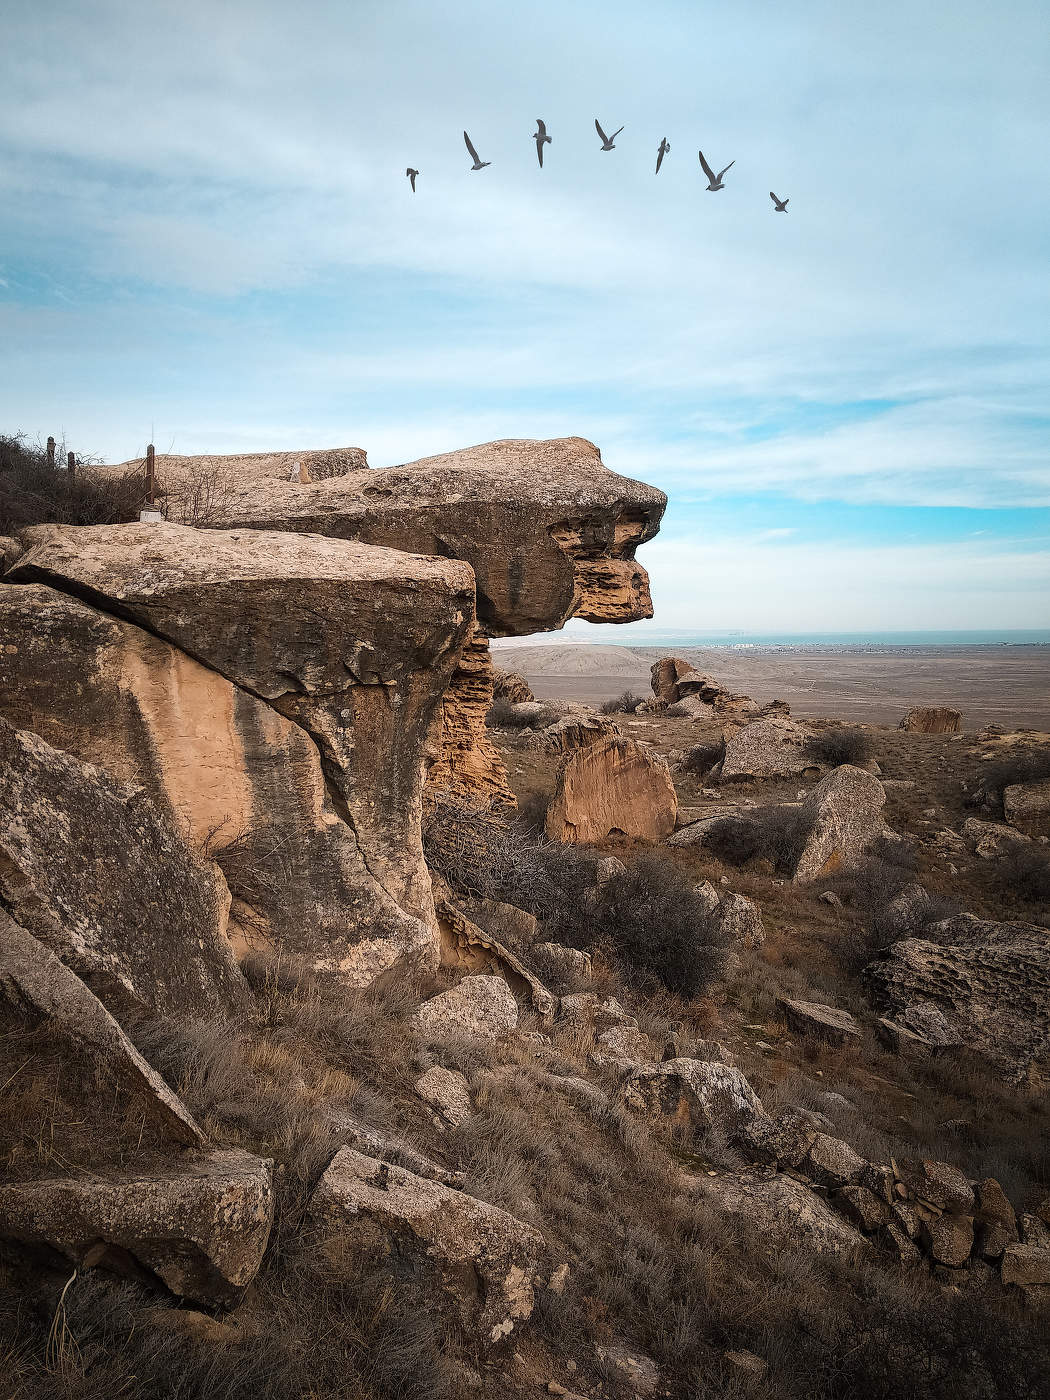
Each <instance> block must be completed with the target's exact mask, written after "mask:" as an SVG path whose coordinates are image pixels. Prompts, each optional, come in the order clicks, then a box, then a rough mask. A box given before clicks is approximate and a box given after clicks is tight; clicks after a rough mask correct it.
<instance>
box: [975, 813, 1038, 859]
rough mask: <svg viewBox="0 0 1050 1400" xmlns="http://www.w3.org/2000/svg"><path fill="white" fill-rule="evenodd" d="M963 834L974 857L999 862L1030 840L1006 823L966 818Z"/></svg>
mask: <svg viewBox="0 0 1050 1400" xmlns="http://www.w3.org/2000/svg"><path fill="white" fill-rule="evenodd" d="M962 834H963V838H964V839H965V840H966V841H967V842H968V843H969V845H970V849H971V850H972V851H973V853H974V855H976V856H979V857H980V858H981V860H999V859H1000V858H1001V857H1002V856H1005V855H1008V854H1009V853H1010V852H1011V851H1013V850H1016V848H1017V847H1018V846H1023V845H1026V844H1027V843H1028V841H1029V840H1030V838H1029V837H1028V836H1026V835H1025V834H1024V832H1021V831H1015V830H1014V828H1013V827H1012V826H1007V825H1006V824H1005V823H1004V822H983V821H980V820H979V819H978V818H977V817H967V818H966V820H965V821H964V822H963V825H962Z"/></svg>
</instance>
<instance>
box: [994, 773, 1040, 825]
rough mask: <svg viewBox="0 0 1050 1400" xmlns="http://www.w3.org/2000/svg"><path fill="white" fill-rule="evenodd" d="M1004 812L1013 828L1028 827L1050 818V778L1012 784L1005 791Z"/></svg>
mask: <svg viewBox="0 0 1050 1400" xmlns="http://www.w3.org/2000/svg"><path fill="white" fill-rule="evenodd" d="M1003 811H1004V813H1005V814H1006V820H1007V821H1008V822H1009V823H1010V824H1011V825H1012V826H1021V827H1024V826H1027V825H1028V824H1029V823H1036V822H1041V821H1045V820H1046V818H1047V817H1050V778H1042V779H1040V780H1039V781H1038V782H1031V783H1011V784H1010V786H1009V787H1006V788H1004V789H1003Z"/></svg>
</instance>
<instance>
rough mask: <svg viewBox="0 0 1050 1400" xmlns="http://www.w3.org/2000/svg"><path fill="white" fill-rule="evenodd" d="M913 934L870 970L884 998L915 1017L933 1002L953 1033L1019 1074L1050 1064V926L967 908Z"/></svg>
mask: <svg viewBox="0 0 1050 1400" xmlns="http://www.w3.org/2000/svg"><path fill="white" fill-rule="evenodd" d="M926 934H927V936H926V937H925V938H906V939H904V940H903V941H902V942H900V943H895V944H894V945H893V946H892V947H891V948H889V949H887V950H886V951H885V952H884V953H883V954H882V955H881V956H880V957H879V958H878V959H877V960H876V961H875V962H873V963H870V964H869V965H868V966H867V967H866V968H865V970H864V977H865V980H866V981H867V984H868V987H869V989H870V991H871V993H872V996H873V998H874V999H875V1001H876V1003H877V1004H878V1005H879V1006H880V1007H881V1008H885V1009H886V1010H887V1012H888V1014H889V1016H890V1017H891V1018H892V1019H893V1020H895V1021H898V1022H900V1021H904V1022H905V1024H906V1023H907V1015H908V1011H909V1008H910V1007H912V1006H913V1005H914V1004H915V1003H916V1002H924V1003H932V1004H933V1005H934V1006H935V1007H936V1008H937V1009H938V1010H939V1011H940V1013H941V1015H942V1016H943V1019H944V1023H945V1024H946V1026H947V1031H948V1034H950V1035H951V1036H952V1037H953V1039H954V1040H955V1041H956V1042H957V1043H959V1044H961V1045H964V1046H966V1047H968V1048H969V1049H971V1050H974V1051H976V1052H978V1053H979V1054H981V1055H984V1056H985V1057H986V1058H987V1059H988V1060H990V1061H991V1062H992V1064H994V1065H995V1066H997V1068H998V1069H999V1070H1000V1071H1001V1072H1002V1073H1003V1074H1005V1075H1006V1076H1007V1078H1009V1079H1011V1080H1016V1081H1020V1080H1024V1079H1034V1080H1040V1079H1041V1078H1042V1077H1044V1076H1045V1075H1046V1073H1047V1069H1048V1066H1050V931H1048V930H1047V929H1045V928H1039V927H1037V926H1036V925H1034V924H1013V923H999V922H996V921H993V920H989V919H978V918H975V917H974V915H972V914H959V915H956V916H955V917H954V918H951V919H945V920H943V921H942V922H940V923H937V924H933V925H931V926H930V927H929V928H928V929H927V931H926Z"/></svg>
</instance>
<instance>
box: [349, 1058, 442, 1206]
mask: <svg viewBox="0 0 1050 1400" xmlns="http://www.w3.org/2000/svg"><path fill="white" fill-rule="evenodd" d="M425 1077H426V1076H424V1078H425ZM417 1092H418V1089H417ZM421 1097H425V1095H421ZM325 1124H326V1126H327V1127H328V1128H329V1129H330V1131H331V1134H332V1143H333V1146H338V1147H352V1148H354V1150H355V1151H357V1152H363V1153H364V1154H365V1155H366V1156H368V1157H379V1158H381V1159H382V1160H383V1161H385V1162H394V1163H395V1164H396V1165H397V1166H399V1167H404V1169H405V1170H406V1171H409V1172H415V1174H416V1175H417V1176H425V1177H428V1178H429V1179H430V1180H431V1181H443V1182H444V1183H445V1185H446V1186H454V1185H458V1184H459V1183H460V1182H461V1180H462V1176H463V1173H462V1172H453V1171H449V1169H448V1167H445V1166H442V1164H441V1163H440V1162H435V1161H434V1159H433V1157H428V1156H427V1155H426V1153H424V1152H420V1151H418V1149H417V1148H415V1147H413V1146H412V1144H411V1143H408V1142H405V1141H404V1139H403V1138H399V1137H397V1136H396V1135H395V1134H394V1133H389V1132H386V1131H385V1130H381V1129H379V1128H374V1127H372V1125H371V1124H369V1123H362V1122H361V1120H360V1118H355V1117H354V1115H353V1114H352V1113H347V1112H345V1111H343V1110H341V1109H333V1110H330V1111H328V1112H327V1113H326V1114H325ZM442 1126H444V1125H442Z"/></svg>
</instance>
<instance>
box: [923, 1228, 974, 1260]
mask: <svg viewBox="0 0 1050 1400" xmlns="http://www.w3.org/2000/svg"><path fill="white" fill-rule="evenodd" d="M921 1238H922V1242H923V1245H924V1247H925V1248H926V1251H927V1252H928V1253H929V1254H931V1255H932V1256H933V1258H934V1259H936V1260H937V1262H938V1263H939V1264H947V1265H948V1266H949V1267H950V1268H953V1269H959V1268H961V1267H962V1266H963V1264H965V1263H966V1261H967V1259H969V1257H970V1250H971V1249H972V1248H973V1221H972V1220H971V1219H970V1217H969V1216H968V1215H938V1216H937V1217H936V1219H934V1220H924V1221H923V1225H922V1236H921Z"/></svg>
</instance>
